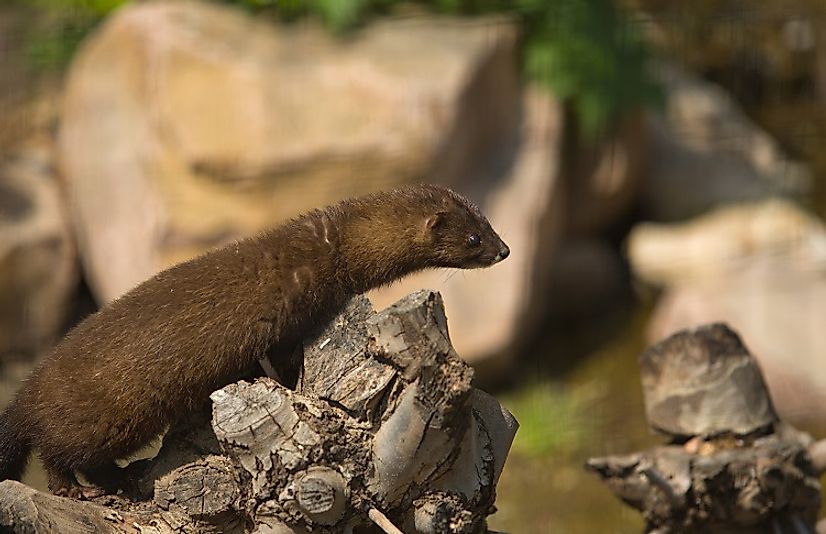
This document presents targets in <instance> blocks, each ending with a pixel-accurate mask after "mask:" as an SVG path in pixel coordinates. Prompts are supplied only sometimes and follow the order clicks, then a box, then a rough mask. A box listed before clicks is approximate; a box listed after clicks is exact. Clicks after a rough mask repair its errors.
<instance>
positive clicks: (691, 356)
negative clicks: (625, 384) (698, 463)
mask: <svg viewBox="0 0 826 534" xmlns="http://www.w3.org/2000/svg"><path fill="white" fill-rule="evenodd" d="M640 373H641V376H642V387H643V392H644V394H645V409H646V415H647V417H648V422H649V424H650V425H651V426H652V427H653V428H655V429H656V430H658V431H660V432H664V433H666V434H669V435H672V436H675V437H680V438H687V437H692V436H703V437H705V436H715V435H719V434H734V435H749V434H752V433H755V432H758V431H761V430H766V429H770V428H771V427H772V425H773V424H774V423H775V422H776V421H777V416H776V414H775V412H774V408H773V407H772V403H771V397H770V396H769V392H768V390H767V389H766V385H765V383H764V382H763V376H762V375H761V373H760V369H759V368H758V366H757V362H756V361H755V359H754V358H753V357H752V356H751V354H749V352H748V350H747V349H746V347H745V346H743V343H742V342H741V341H740V338H739V337H738V336H737V334H736V333H735V332H733V331H732V330H731V329H730V328H728V327H727V326H726V325H724V324H712V325H707V326H701V327H699V328H696V329H693V330H684V331H681V332H678V333H676V334H674V335H672V336H670V337H669V338H667V339H665V340H663V341H661V342H660V343H657V344H656V345H654V346H652V347H650V348H649V349H648V350H646V351H645V352H643V353H642V355H641V356H640Z"/></svg>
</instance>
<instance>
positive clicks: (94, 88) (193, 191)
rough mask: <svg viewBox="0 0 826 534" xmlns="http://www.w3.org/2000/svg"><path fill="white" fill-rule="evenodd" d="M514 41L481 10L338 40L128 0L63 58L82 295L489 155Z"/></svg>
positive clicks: (506, 95)
mask: <svg viewBox="0 0 826 534" xmlns="http://www.w3.org/2000/svg"><path fill="white" fill-rule="evenodd" d="M514 47H515V32H514V31H513V27H512V26H511V25H510V24H509V23H507V22H506V21H504V20H503V19H498V18H497V19H472V20H469V19H452V18H445V17H438V18H436V17H432V18H406V19H379V20H377V21H375V23H372V24H370V25H369V26H367V27H366V28H364V29H363V30H362V31H360V32H359V33H358V34H356V35H355V36H353V37H352V38H350V39H347V40H337V39H336V38H335V37H333V36H331V35H330V34H329V32H327V31H326V30H324V29H322V28H319V27H316V26H315V25H313V24H311V23H307V24H297V25H276V24H275V23H273V22H271V21H263V20H262V21H259V20H256V19H253V18H252V17H251V16H248V15H247V14H246V13H244V12H243V11H242V10H240V9H237V8H232V7H228V6H221V5H216V4H212V3H201V2H151V3H143V2H140V3H133V4H130V5H127V6H126V7H125V8H123V9H121V10H119V11H118V12H116V13H115V14H114V15H113V16H112V17H111V18H110V19H108V20H107V21H106V23H105V24H104V25H103V26H102V27H101V29H100V30H99V31H98V32H96V33H95V34H93V35H92V36H91V38H90V39H89V40H88V42H86V43H85V45H84V46H83V47H82V49H81V51H80V52H79V54H78V55H77V57H76V59H75V61H74V63H73V64H72V66H71V69H70V72H69V76H68V83H67V86H66V95H65V104H64V107H63V117H62V125H61V130H60V135H59V138H60V144H59V146H60V157H61V163H62V171H63V173H64V175H65V176H66V179H67V185H68V190H69V193H70V195H71V199H72V205H73V207H74V208H75V211H74V218H75V222H76V226H77V229H78V234H79V244H80V250H81V254H82V259H83V263H84V266H85V269H86V272H87V273H88V276H89V282H90V285H91V287H92V289H93V291H94V293H95V295H96V296H97V297H98V299H99V300H101V301H108V300H111V299H112V298H115V297H116V296H118V295H120V294H122V293H123V292H124V291H126V290H128V289H129V288H131V287H132V286H134V285H135V284H136V283H138V282H140V281H142V280H143V279H145V278H147V277H149V276H150V275H151V274H153V273H154V272H156V271H158V270H159V269H161V268H163V267H166V266H168V265H170V264H172V263H175V262H177V261H180V260H183V259H186V258H189V257H191V256H193V255H195V254H197V253H200V252H202V251H204V250H205V249H207V248H209V247H211V246H214V245H218V244H221V243H225V242H227V241H230V240H232V239H235V238H237V237H240V236H244V235H249V234H252V233H255V232H257V231H259V230H261V229H262V228H264V227H268V226H272V225H274V224H275V223H277V222H280V221H283V220H284V219H286V218H288V217H290V216H293V215H295V214H297V213H299V212H302V211H306V210H307V209H309V208H312V207H317V206H320V205H326V204H329V203H330V202H332V201H335V200H337V199H340V198H343V197H347V196H352V195H356V194H361V193H365V192H367V191H371V190H376V189H381V188H388V187H391V186H394V185H398V184H400V183H405V182H411V181H413V180H414V179H421V178H422V177H426V178H427V179H428V180H430V181H442V182H446V183H452V182H456V181H457V177H458V176H464V175H466V174H467V175H472V174H473V173H474V172H475V169H479V168H485V167H486V166H490V165H489V163H490V161H491V160H490V159H487V158H486V157H480V155H486V154H493V155H495V156H496V157H500V155H499V152H498V151H497V150H494V148H497V147H499V146H500V145H508V142H507V139H509V138H512V137H514V130H515V128H516V124H517V122H518V119H519V106H520V103H521V101H520V98H521V96H520V87H519V83H518V74H517V67H516V61H517V56H516V54H515V51H514ZM412 51H415V52H412ZM494 101H495V102H496V105H495V106H491V105H490V102H494ZM493 157H494V156H491V158H493Z"/></svg>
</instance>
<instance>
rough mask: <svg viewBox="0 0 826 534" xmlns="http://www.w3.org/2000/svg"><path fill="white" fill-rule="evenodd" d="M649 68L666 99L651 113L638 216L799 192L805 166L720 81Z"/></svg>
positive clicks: (806, 178)
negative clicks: (785, 151)
mask: <svg viewBox="0 0 826 534" xmlns="http://www.w3.org/2000/svg"><path fill="white" fill-rule="evenodd" d="M654 72H655V73H656V75H657V78H658V80H659V81H660V83H661V84H662V87H663V94H664V95H665V102H664V105H663V106H662V109H661V110H660V111H659V112H656V113H651V114H649V121H648V122H649V135H648V151H647V158H646V161H645V163H644V167H645V170H644V180H643V184H642V188H641V189H642V191H641V208H642V213H643V215H644V216H646V217H648V218H651V219H653V220H658V221H677V220H682V219H686V218H689V217H694V216H697V215H700V214H702V213H704V212H706V211H708V210H710V209H713V208H715V207H718V206H721V205H724V204H727V203H731V202H744V201H756V200H760V199H765V198H768V197H772V196H777V195H783V196H793V197H794V196H799V195H802V194H804V193H806V192H808V191H809V190H810V189H811V182H812V178H811V174H810V172H809V170H808V169H807V168H806V167H805V166H804V165H802V164H801V163H799V162H796V161H794V160H792V159H791V158H790V157H789V156H788V155H787V154H785V153H784V152H783V150H782V149H781V147H780V145H779V143H778V142H777V141H775V140H774V139H773V138H772V137H771V136H770V135H769V134H768V133H766V132H765V131H763V130H762V129H761V128H760V127H759V126H758V125H756V124H754V123H753V122H752V121H751V120H750V119H749V118H748V117H747V116H746V115H745V114H744V113H743V111H742V110H741V109H740V107H739V106H738V105H737V103H736V102H735V101H734V100H733V99H732V98H731V96H730V95H729V94H728V93H726V92H725V91H724V90H723V89H722V88H721V87H719V86H717V85H714V84H712V83H709V82H706V81H704V80H702V79H700V78H699V77H697V76H694V75H692V74H691V73H689V72H687V71H685V70H683V69H681V68H680V67H677V66H675V65H671V64H660V65H658V67H657V68H656V69H654Z"/></svg>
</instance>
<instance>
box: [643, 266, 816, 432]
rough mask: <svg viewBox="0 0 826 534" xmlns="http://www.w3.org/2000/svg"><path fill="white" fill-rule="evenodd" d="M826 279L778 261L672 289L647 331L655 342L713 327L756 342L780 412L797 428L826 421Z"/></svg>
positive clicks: (754, 348) (756, 351)
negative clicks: (825, 324) (825, 327)
mask: <svg viewBox="0 0 826 534" xmlns="http://www.w3.org/2000/svg"><path fill="white" fill-rule="evenodd" d="M823 314H826V277H824V273H823V272H822V271H819V272H812V271H811V270H804V269H801V268H799V267H790V266H789V265H783V264H781V263H778V262H774V261H771V260H764V261H755V262H754V263H751V264H748V265H743V266H742V267H741V269H740V271H739V273H738V274H737V275H736V276H732V277H728V278H722V279H716V280H708V281H705V282H701V283H697V284H693V285H687V286H677V287H674V288H672V289H669V290H668V291H667V292H666V294H665V295H664V296H663V298H662V299H661V300H660V302H659V303H658V304H657V307H656V309H655V311H654V314H653V317H652V319H651V322H650V324H649V327H648V338H649V339H650V340H657V339H662V337H664V336H666V335H668V334H670V333H671V332H674V331H676V330H679V329H682V328H687V327H689V326H692V325H696V324H702V323H705V322H708V321H725V322H726V323H728V324H730V325H731V326H732V328H735V329H737V331H738V332H740V333H741V335H743V336H744V337H746V338H748V339H749V345H750V347H751V350H752V352H753V353H754V355H755V356H756V357H757V359H758V361H759V362H760V367H761V368H762V369H763V373H764V375H765V377H766V382H767V383H768V386H769V390H770V391H771V393H772V398H773V399H774V401H775V406H776V408H777V411H778V413H779V414H780V416H781V417H783V418H784V419H787V420H789V421H790V422H793V423H796V424H815V425H822V424H824V423H826V410H824V408H823V407H824V406H826V360H824V358H823V354H824V352H826V342H824V339H823V335H822V326H821V324H820V318H821V317H823V316H824V315H823Z"/></svg>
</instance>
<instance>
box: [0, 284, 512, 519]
mask: <svg viewBox="0 0 826 534" xmlns="http://www.w3.org/2000/svg"><path fill="white" fill-rule="evenodd" d="M472 376H473V373H472V370H471V369H470V368H469V367H468V366H467V365H466V364H465V363H464V362H463V361H462V360H461V359H460V358H459V357H458V355H457V354H456V353H455V351H454V350H453V348H452V346H451V344H450V338H449V336H448V332H447V320H446V318H445V315H444V309H443V307H442V301H441V297H440V296H439V295H438V294H437V293H433V292H430V291H421V292H418V293H415V294H412V295H409V296H408V297H406V298H405V299H402V300H401V301H400V302H398V303H397V304H395V305H394V306H391V307H390V308H388V309H386V310H384V311H382V312H380V313H375V312H374V311H373V310H372V308H371V307H370V305H369V303H368V301H367V300H366V299H364V298H357V299H355V300H354V301H353V302H351V303H350V304H349V305H348V307H347V308H346V310H345V311H344V312H343V313H342V314H341V315H340V316H338V317H337V318H336V319H335V320H334V321H332V323H331V324H330V325H328V326H327V327H326V328H324V329H323V330H322V331H320V332H318V333H317V334H315V335H313V336H312V337H311V338H310V339H308V340H307V342H306V343H305V344H304V364H303V370H302V372H301V373H300V376H299V382H298V386H297V388H296V390H295V391H293V390H290V389H287V388H285V387H284V386H282V385H280V384H279V383H277V382H276V381H274V380H271V379H269V378H259V379H256V380H254V381H252V382H248V381H241V382H237V383H234V384H230V385H228V386H226V387H224V388H222V389H220V390H218V391H216V392H214V393H213V394H212V396H211V399H212V403H213V404H212V413H211V420H210V418H209V417H208V414H207V413H202V414H195V415H194V416H193V417H192V418H190V419H189V420H188V421H187V422H186V423H183V424H181V425H178V426H176V428H175V429H173V430H172V431H170V433H168V434H167V436H166V438H165V440H164V446H163V447H162V448H161V451H160V453H159V454H158V455H157V457H155V458H154V459H152V460H149V461H144V462H141V463H139V464H135V465H132V466H130V468H129V469H128V470H127V471H129V472H132V473H135V474H134V476H133V482H134V486H135V488H134V490H135V491H134V497H137V500H134V499H133V500H129V499H126V498H124V497H123V496H106V497H102V498H100V499H97V500H95V502H82V503H81V502H75V501H72V500H70V499H66V498H62V497H55V496H51V495H47V494H43V493H41V492H38V491H35V490H33V489H31V488H27V487H26V486H23V485H21V484H19V483H15V482H5V483H3V484H0V526H7V527H11V530H12V531H13V532H69V533H72V532H102V533H107V532H127V531H128V532H135V531H138V532H147V533H166V532H176V533H180V532H187V533H189V532H192V533H206V532H230V533H232V532H239V533H240V532H250V531H253V532H257V533H270V532H272V533H302V532H309V531H312V532H330V533H332V532H352V531H357V532H373V531H376V530H375V529H376V528H377V527H376V526H375V523H374V518H379V517H382V516H384V517H385V518H386V519H385V520H386V521H389V522H390V523H392V525H395V526H396V527H398V528H399V529H401V530H402V531H403V532H407V533H428V534H429V533H441V532H445V533H467V534H470V533H477V532H486V531H487V526H486V516H487V515H488V513H489V512H490V510H492V508H493V503H494V498H495V486H496V483H497V481H498V478H499V474H500V473H501V471H502V467H503V465H504V461H505V458H506V456H507V453H508V449H509V447H510V444H511V441H512V439H513V436H514V434H515V432H516V428H517V423H516V421H515V419H514V418H513V416H512V415H511V414H510V413H508V412H507V411H506V410H504V409H503V408H502V406H501V405H499V403H498V402H497V401H496V400H495V399H494V398H492V397H490V396H489V395H487V394H485V393H483V392H481V391H478V390H476V389H474V388H472V387H471V379H472ZM382 528H385V531H387V528H390V527H382Z"/></svg>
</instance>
